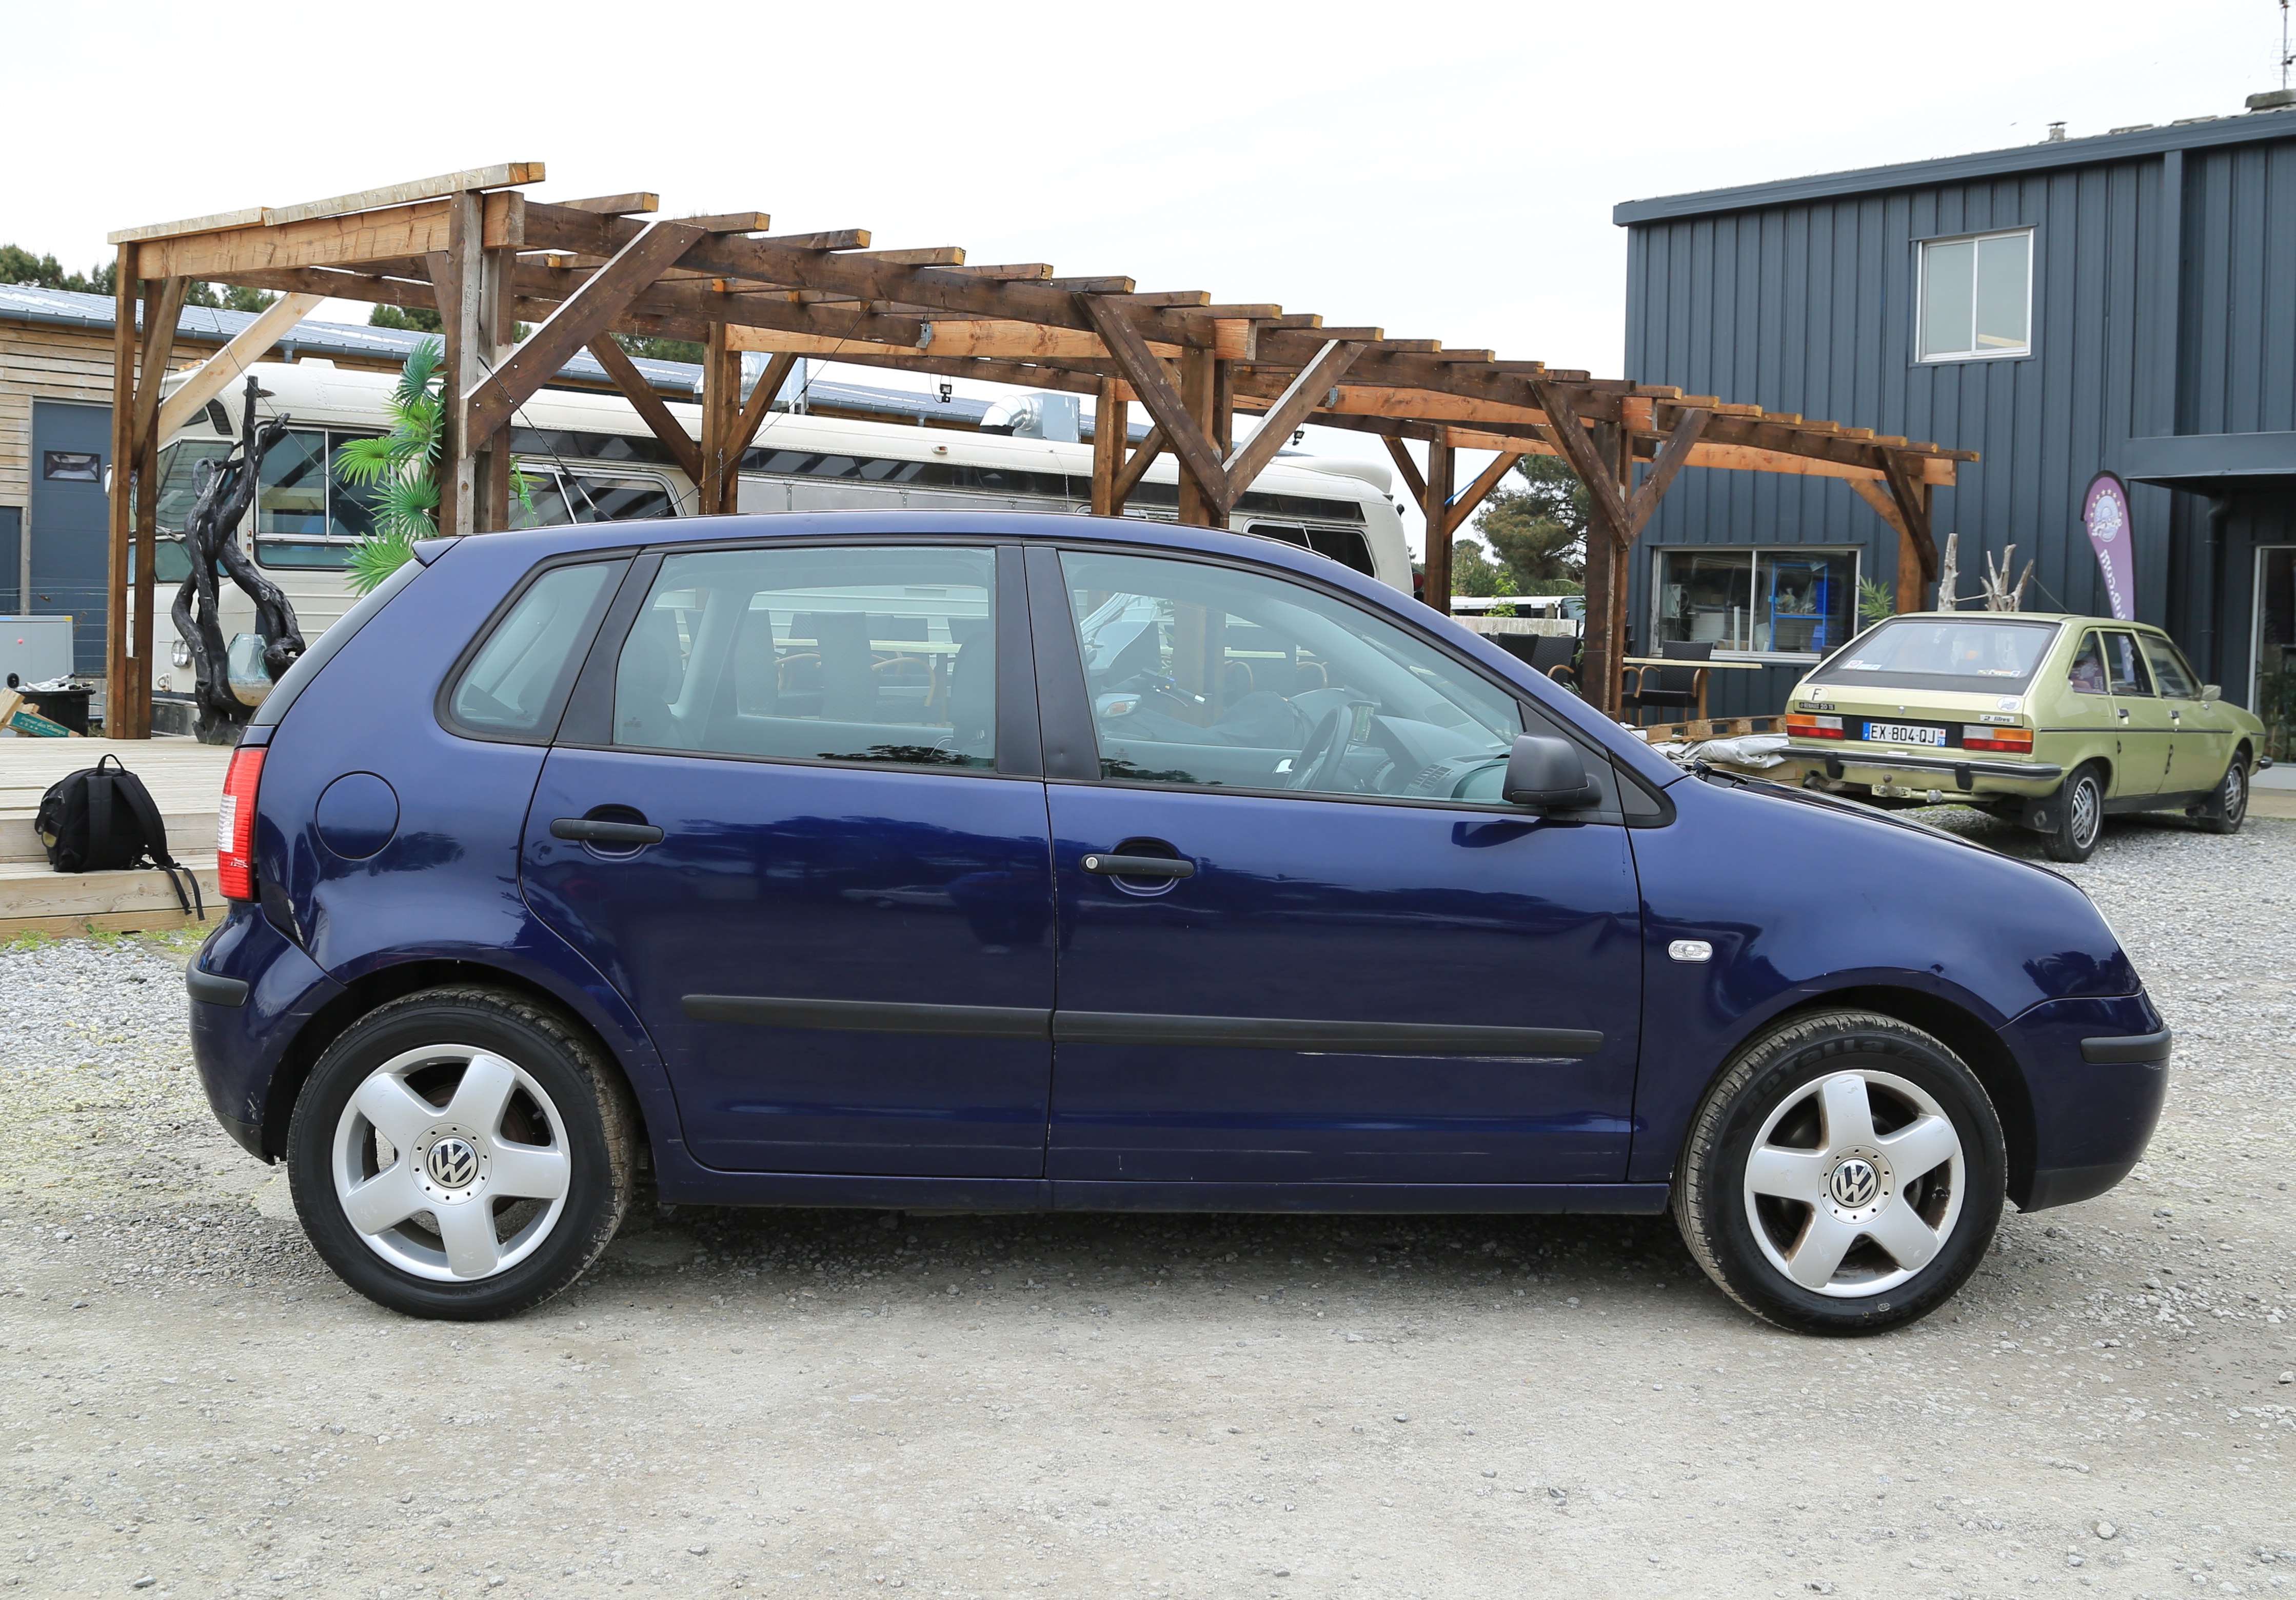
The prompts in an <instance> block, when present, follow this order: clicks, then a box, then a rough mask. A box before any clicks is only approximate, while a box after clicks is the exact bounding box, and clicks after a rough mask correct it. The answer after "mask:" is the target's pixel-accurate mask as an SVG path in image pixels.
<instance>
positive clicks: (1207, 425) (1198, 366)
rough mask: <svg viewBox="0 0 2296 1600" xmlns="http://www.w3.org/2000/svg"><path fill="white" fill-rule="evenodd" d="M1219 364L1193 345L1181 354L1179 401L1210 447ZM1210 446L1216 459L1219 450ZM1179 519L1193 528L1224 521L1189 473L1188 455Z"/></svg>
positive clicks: (1182, 464)
mask: <svg viewBox="0 0 2296 1600" xmlns="http://www.w3.org/2000/svg"><path fill="white" fill-rule="evenodd" d="M1218 364H1219V363H1218V361H1217V359H1215V357H1214V356H1213V355H1212V353H1211V352H1210V350H1199V349H1197V348H1195V347H1193V346H1190V347H1187V348H1185V349H1184V350H1182V351H1181V352H1180V400H1181V403H1182V404H1184V405H1185V407H1186V408H1187V412H1188V417H1189V419H1190V420H1192V421H1193V422H1194V424H1195V426H1196V431H1197V433H1198V435H1199V436H1200V437H1202V438H1203V439H1204V441H1205V442H1206V444H1207V445H1211V437H1212V430H1213V429H1214V427H1215V426H1216V425H1217V424H1216V423H1215V420H1214V418H1213V415H1212V407H1213V404H1214V401H1215V398H1216V396H1217V393H1218V388H1219V384H1218V373H1217V372H1216V371H1215V370H1214V369H1215V368H1217V367H1218ZM1211 447H1212V452H1213V456H1214V459H1216V460H1217V459H1218V455H1219V450H1218V446H1217V445H1212V446H1211ZM1180 520H1181V522H1183V523H1184V524H1186V525H1187V526H1189V527H1218V526H1219V525H1220V523H1221V522H1222V521H1223V520H1224V518H1221V517H1220V516H1219V515H1218V506H1217V504H1216V502H1214V501H1213V499H1212V497H1211V496H1210V494H1206V493H1205V492H1204V486H1203V485H1202V483H1201V482H1200V481H1199V480H1198V478H1197V477H1196V475H1195V474H1194V473H1193V472H1191V471H1190V470H1188V461H1187V458H1186V457H1185V456H1183V457H1182V458H1181V460H1180Z"/></svg>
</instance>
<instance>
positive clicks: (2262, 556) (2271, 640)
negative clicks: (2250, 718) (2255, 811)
mask: <svg viewBox="0 0 2296 1600" xmlns="http://www.w3.org/2000/svg"><path fill="white" fill-rule="evenodd" d="M2248 670H2249V690H2248V703H2249V705H2250V706H2251V708H2253V709H2254V711H2255V712H2256V714H2257V715H2258V716H2259V717H2261V718H2263V719H2264V753H2265V754H2266V755H2269V756H2271V757H2272V759H2273V760H2275V761H2285V760H2287V759H2288V750H2289V729H2290V727H2291V725H2292V724H2296V545H2287V544H2282V545H2274V546H2268V547H2267V548H2265V549H2263V550H2259V551H2257V552H2256V640H2255V648H2254V649H2252V650H2251V652H2250V654H2249V669H2248Z"/></svg>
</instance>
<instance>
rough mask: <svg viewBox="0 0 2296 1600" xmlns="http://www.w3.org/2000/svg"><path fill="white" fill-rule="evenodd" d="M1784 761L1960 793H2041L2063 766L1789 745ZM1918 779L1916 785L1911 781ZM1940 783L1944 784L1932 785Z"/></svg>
mask: <svg viewBox="0 0 2296 1600" xmlns="http://www.w3.org/2000/svg"><path fill="white" fill-rule="evenodd" d="M1782 754H1783V755H1784V757H1785V759H1786V760H1787V762H1788V763H1792V764H1793V765H1795V766H1797V767H1799V768H1800V769H1801V770H1802V771H1805V772H1823V773H1825V775H1826V776H1827V777H1828V778H1833V779H1839V780H1848V781H1849V782H1851V783H1863V784H1869V785H1871V784H1888V785H1893V786H1896V787H1899V788H1952V789H1957V790H1960V791H1962V792H1964V793H1970V792H1975V793H1983V794H1995V795H2045V794H2047V793H2048V792H2049V791H2050V790H2052V789H2054V788H2056V787H2057V785H2058V784H2059V783H2061V782H2062V781H2063V780H2064V776H2065V770H2064V768H2062V767H2061V766H2058V765H2055V764H2054V763H2050V762H2043V761H2000V760H1997V759H1991V758H1987V757H1981V756H1980V757H1966V756H1958V755H1949V754H1948V755H1897V754H1895V753H1890V754H1883V753H1882V752H1879V751H1874V750H1860V749H1855V748H1842V747H1835V746H1829V745H1788V746H1787V747H1785V749H1784V751H1783V752H1782ZM1915 779H1919V780H1920V781H1918V782H1915V781H1913V780H1915ZM1939 779H1943V780H1945V781H1944V782H1941V783H1940V782H1938V781H1936V780H1939Z"/></svg>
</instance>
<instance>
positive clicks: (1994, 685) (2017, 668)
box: [1786, 612, 2062, 761]
mask: <svg viewBox="0 0 2296 1600" xmlns="http://www.w3.org/2000/svg"><path fill="white" fill-rule="evenodd" d="M2061 625H2062V624H2061V623H2060V621H2059V619H2057V618H2055V617H2038V616H2019V615H2015V614H2010V613H2002V612H1921V613H1911V614H1907V615H1905V616H1893V617H1890V619H1888V620H1887V621H1885V622H1883V623H1881V624H1878V625H1876V626H1874V627H1873V628H1871V629H1869V630H1867V631H1866V633H1862V634H1860V635H1859V636H1858V637H1857V638H1856V639H1854V640H1852V641H1849V643H1848V644H1847V645H1844V646H1843V647H1842V648H1841V649H1840V650H1839V651H1837V652H1836V653H1835V654H1834V655H1833V656H1832V657H1829V658H1827V659H1826V660H1825V662H1824V663H1823V664H1821V665H1819V666H1818V668H1817V670H1816V671H1815V672H1813V673H1811V674H1810V675H1809V677H1808V679H1806V680H1805V681H1804V682H1802V683H1801V685H1800V687H1799V688H1797V689H1796V690H1794V693H1793V698H1792V700H1791V701H1790V702H1789V703H1788V704H1787V706H1786V732H1787V735H1788V737H1789V738H1790V739H1792V742H1793V744H1794V745H1795V746H1796V747H1798V748H1800V749H1801V750H1803V751H1808V750H1811V749H1814V748H1819V747H1826V748H1828V749H1829V753H1831V751H1832V750H1840V751H1841V752H1842V753H1843V754H1844V755H1850V754H1861V755H1862V754H1867V753H1871V754H1873V755H1877V756H1882V757H1885V758H1886V757H1888V756H1904V755H1926V756H1928V757H1930V758H1931V760H1932V761H1935V760H1939V759H1952V758H1954V757H1957V756H1959V755H1963V754H1964V753H1966V754H1967V755H1969V756H1970V757H1971V758H1972V759H1973V760H1974V759H1983V760H1987V761H1995V760H2001V759H2004V758H2005V759H2007V760H2010V761H2016V760H2019V759H2021V758H2022V759H2027V760H2030V758H2031V756H2032V754H2033V718H2032V714H2031V713H2032V707H2031V704H2030V698H2029V697H2030V690H2031V689H2032V686H2033V684H2034V683H2035V682H2036V681H2037V680H2038V677H2039V675H2040V674H2041V673H2042V672H2043V671H2044V670H2045V667H2044V663H2045V662H2046V660H2047V658H2048V657H2049V655H2050V648H2051V646H2052V645H2054V643H2055V641H2056V639H2057V636H2058V633H2059V630H2060V627H2061Z"/></svg>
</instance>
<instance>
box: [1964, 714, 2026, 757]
mask: <svg viewBox="0 0 2296 1600" xmlns="http://www.w3.org/2000/svg"><path fill="white" fill-rule="evenodd" d="M1961 747H1962V748H1963V749H1964V750H1999V751H2001V752H2002V753H2004V754H2005V755H2031V754H2032V753H2033V731H2032V730H2031V729H2030V728H1984V727H1980V726H1979V725H1978V724H1977V723H1975V722H1964V723H1963V724H1962V725H1961Z"/></svg>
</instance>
